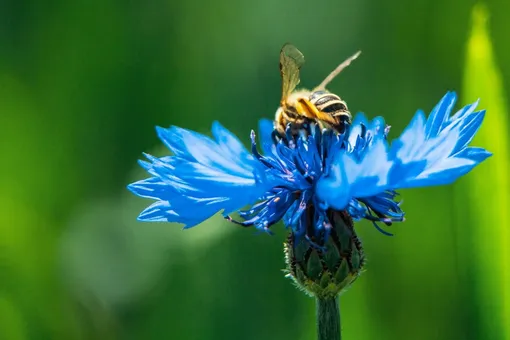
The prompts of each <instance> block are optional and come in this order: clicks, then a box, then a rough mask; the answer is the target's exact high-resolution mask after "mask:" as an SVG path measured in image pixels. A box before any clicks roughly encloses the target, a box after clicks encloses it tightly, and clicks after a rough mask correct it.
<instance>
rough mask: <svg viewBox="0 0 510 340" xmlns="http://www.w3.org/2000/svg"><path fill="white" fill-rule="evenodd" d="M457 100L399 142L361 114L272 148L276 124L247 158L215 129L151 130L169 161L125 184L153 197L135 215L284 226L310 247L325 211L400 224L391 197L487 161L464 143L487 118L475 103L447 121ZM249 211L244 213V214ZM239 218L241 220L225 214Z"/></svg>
mask: <svg viewBox="0 0 510 340" xmlns="http://www.w3.org/2000/svg"><path fill="white" fill-rule="evenodd" d="M455 101H456V96H455V93H453V92H449V93H447V94H446V95H445V96H444V97H443V98H442V99H441V101H440V102H439V103H438V104H437V105H436V107H435V108H434V109H433V110H432V112H431V113H430V115H429V117H428V118H426V117H425V114H424V113H423V112H422V111H418V112H417V113H416V114H415V116H414V118H413V119H412V121H411V123H410V124H409V125H408V126H407V128H406V129H405V130H404V132H403V133H402V134H401V136H400V137H399V138H397V139H396V140H393V141H392V142H391V143H389V142H388V139H387V135H388V132H389V126H386V124H385V122H384V119H383V118H381V117H378V118H375V119H373V120H372V121H368V120H367V119H366V118H365V116H364V115H363V114H358V115H357V116H356V117H355V119H354V121H353V123H352V124H351V126H350V128H349V129H346V131H345V132H344V133H343V134H336V133H334V132H333V131H331V130H327V129H325V130H322V129H321V128H320V127H319V126H318V125H315V124H311V125H309V126H307V127H306V129H304V130H303V131H302V134H301V135H300V136H297V137H294V136H291V135H290V134H289V135H288V136H287V138H285V139H282V140H279V141H277V142H275V141H274V140H273V139H272V138H271V133H272V131H273V124H272V122H271V121H268V120H262V121H261V122H260V126H259V132H260V138H259V142H260V144H261V145H260V147H261V152H259V150H258V149H257V145H256V137H255V134H254V132H252V134H251V152H248V151H247V150H246V149H245V147H244V146H243V145H242V143H241V142H240V141H239V140H238V139H237V138H236V137H235V136H234V135H233V134H232V133H231V132H229V131H228V130H227V129H225V128H224V127H223V126H221V125H220V124H219V123H217V122H215V123H214V124H213V127H212V133H213V136H214V139H211V138H209V137H206V136H204V135H202V134H199V133H196V132H193V131H189V130H185V129H181V128H178V127H170V128H168V129H164V128H159V127H158V128H157V132H158V135H159V137H160V139H161V140H162V141H163V143H165V145H166V146H167V147H168V148H169V149H170V150H171V151H172V152H173V156H167V157H162V158H157V157H154V156H151V155H146V157H147V159H148V162H147V161H140V164H141V166H142V167H143V168H144V169H145V170H146V171H147V172H148V173H149V174H150V175H151V176H152V177H150V178H148V179H145V180H142V181H139V182H136V183H133V184H130V185H129V186H128V188H129V189H130V190H131V191H132V192H133V193H134V194H136V195H138V196H142V197H147V198H151V199H154V200H156V202H155V203H154V204H152V205H151V206H149V207H148V208H147V209H145V210H144V211H143V212H142V213H141V214H140V216H139V217H138V219H139V220H141V221H166V222H177V223H182V224H184V226H185V228H189V227H193V226H195V225H197V224H199V223H200V222H202V221H204V220H206V219H208V218H209V217H211V216H212V215H214V214H215V213H217V212H219V211H222V212H223V214H224V216H225V218H227V219H229V220H231V221H233V222H235V223H237V224H240V225H243V226H247V227H248V226H253V227H254V228H257V229H259V230H262V231H266V232H269V231H270V228H271V226H272V225H274V224H275V223H277V222H278V221H280V220H283V222H284V224H285V225H286V226H287V227H289V228H291V230H292V233H293V235H295V237H297V238H305V239H308V240H309V241H310V242H313V241H312V239H314V237H315V236H316V235H318V234H321V235H325V237H327V235H329V232H330V230H331V228H332V222H331V216H332V215H331V213H332V212H335V211H337V212H342V213H344V214H348V215H349V216H350V217H352V218H353V219H354V220H359V219H367V220H370V221H372V222H373V223H374V225H375V226H376V227H377V228H378V229H379V230H380V231H382V232H383V233H385V234H388V233H387V232H386V231H384V230H383V229H381V228H380V226H379V224H381V223H382V224H386V225H390V224H391V223H393V222H396V221H403V220H404V212H403V211H402V209H401V207H400V203H399V202H398V201H397V200H396V197H397V192H396V190H398V189H401V188H412V187H421V186H432V185H443V184H449V183H452V182H453V181H455V180H456V179H457V178H459V177H460V176H462V175H464V174H466V173H467V172H469V171H470V170H471V169H473V168H474V167H475V166H476V165H477V164H479V163H480V162H482V161H483V160H485V159H486V158H487V157H489V156H490V155H491V154H490V153H489V152H488V151H486V150H484V149H482V148H475V147H469V146H468V144H469V143H470V142H471V140H472V139H473V136H474V135H475V133H476V132H477V131H478V128H479V127H480V125H481V123H482V120H483V117H484V114H485V111H475V109H476V106H477V103H478V102H475V103H473V104H471V105H467V106H465V107H464V108H462V109H461V110H459V111H458V112H456V113H455V114H453V115H451V112H452V108H453V106H454V104H455ZM246 206H249V208H247V209H245V210H242V209H243V208H245V207H246ZM234 212H237V213H238V214H239V215H240V221H237V220H235V219H233V218H231V217H230V214H232V213H234Z"/></svg>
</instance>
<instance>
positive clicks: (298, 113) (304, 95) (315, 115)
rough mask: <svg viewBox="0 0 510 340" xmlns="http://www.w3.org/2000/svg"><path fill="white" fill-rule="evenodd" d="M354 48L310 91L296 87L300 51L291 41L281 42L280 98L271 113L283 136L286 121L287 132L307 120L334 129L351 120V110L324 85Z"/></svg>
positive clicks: (277, 131)
mask: <svg viewBox="0 0 510 340" xmlns="http://www.w3.org/2000/svg"><path fill="white" fill-rule="evenodd" d="M360 53H361V51H358V52H357V53H355V54H354V55H353V56H351V57H349V58H348V59H346V60H345V61H344V62H342V63H341V64H340V65H338V67H337V68H336V69H334V70H333V72H331V73H330V74H329V75H328V76H327V77H326V78H325V79H324V80H323V81H322V83H320V85H319V86H317V87H316V88H314V89H313V90H312V91H309V90H306V89H299V90H296V86H297V85H298V84H299V82H300V79H299V71H300V69H301V67H302V66H303V64H304V63H305V57H304V56H303V54H302V53H301V52H300V51H299V50H298V49H297V48H296V47H295V46H293V45H291V44H285V45H284V46H283V47H282V49H281V51H280V75H281V78H282V98H281V100H280V106H279V107H278V109H277V110H276V115H275V131H274V133H275V134H277V135H279V137H280V138H284V136H285V130H286V127H287V124H288V123H290V126H291V133H292V135H293V136H295V135H297V134H298V133H299V131H300V130H303V129H306V127H307V126H309V123H311V122H315V123H318V124H319V125H320V126H321V127H325V125H326V126H329V127H330V128H331V129H333V130H334V131H336V132H337V133H343V132H344V131H345V129H346V126H347V125H349V124H350V123H351V113H350V112H349V109H348V108H347V104H346V103H345V102H344V101H343V100H342V99H341V98H340V97H339V96H337V95H336V94H334V93H331V92H329V91H328V90H326V86H327V85H328V84H329V83H330V82H331V81H332V80H333V79H334V78H335V77H336V76H337V75H338V74H339V73H340V72H341V71H342V70H343V69H344V68H346V67H347V66H349V64H350V63H351V62H352V61H353V60H354V59H356V58H357V57H358V56H359V55H360Z"/></svg>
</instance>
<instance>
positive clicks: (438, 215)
mask: <svg viewBox="0 0 510 340" xmlns="http://www.w3.org/2000/svg"><path fill="white" fill-rule="evenodd" d="M485 5H486V8H487V9H488V11H489V20H488V21H487V20H485V19H486V18H485V16H486V15H487V12H486V11H485V10H484V8H483V7H476V6H475V3H474V2H471V1H466V0H415V1H412V2H411V1H409V2H406V1H363V0H362V1H347V0H340V1H332V0H323V1H318V2H315V3H314V2H310V1H305V0H293V1H289V0H285V1H275V0H259V1H234V0H220V1H214V2H212V1H206V0H196V1H188V2H186V1H172V0H154V1H136V0H132V1H129V0H128V1H119V0H74V1H62V0H60V1H58V0H55V1H37V0H24V1H15V0H0V130H1V132H0V154H1V156H2V166H1V167H0V188H1V191H0V339H1V340H24V339H30V340H31V339H56V340H59V339H63V340H74V339H80V340H81V339H84V340H85V339H128V340H129V339H158V340H159V339H182V340H188V339H190V340H191V339H248V340H249V339H253V340H255V339H257V340H258V339H302V340H305V339H313V338H314V336H315V329H314V301H313V300H312V299H310V298H308V297H305V296H304V295H303V294H302V293H301V292H299V291H298V290H296V289H295V288H294V287H293V286H292V285H291V282H290V281H289V280H287V279H285V278H284V277H283V274H282V272H281V269H282V268H283V266H284V263H283V256H282V243H283V240H284V237H285V236H286V232H285V230H284V229H283V227H282V226H277V227H275V231H276V235H275V236H274V237H269V236H267V235H254V231H253V230H247V229H242V228H238V227H236V226H235V225H231V224H228V223H226V222H224V221H223V219H222V218H221V216H216V217H214V218H213V219H211V220H209V221H207V222H205V223H203V225H200V226H198V227H196V228H193V229H190V230H186V231H182V230H181V228H180V227H179V226H177V225H170V224H150V223H140V222H137V221H136V216H137V215H138V213H139V212H140V211H141V210H142V209H143V208H144V207H145V206H147V205H148V204H149V203H150V201H149V200H144V199H141V198H137V197H134V196H133V195H131V194H130V193H129V192H127V190H126V188H125V187H126V185H127V184H128V183H130V182H132V181H134V180H138V179H141V178H144V177H146V174H144V173H143V172H142V171H141V170H140V169H139V167H138V166H137V164H136V160H137V159H138V158H140V157H141V153H142V152H144V151H147V152H152V153H155V154H158V155H162V154H165V153H167V151H166V150H163V148H162V146H161V143H160V142H159V141H158V140H157V137H156V134H155V130H154V126H155V125H160V126H169V125H171V124H172V125H179V126H182V127H185V128H192V129H194V130H197V131H200V132H203V133H208V131H209V128H210V126H211V123H212V121H213V120H220V121H221V122H222V123H223V124H224V125H225V126H226V127H227V128H229V129H231V130H232V131H234V132H235V133H236V134H238V135H239V136H241V137H242V140H243V141H244V142H246V143H247V142H248V140H249V138H248V136H249V132H250V129H251V128H255V127H256V124H257V121H258V119H260V118H262V117H268V118H272V117H273V115H274V111H275V109H276V106H277V104H278V101H279V98H280V78H279V72H278V53H279V50H280V48H281V46H282V45H283V43H285V42H288V41H289V42H292V43H294V44H295V45H296V46H297V47H298V48H299V49H301V50H302V51H303V53H304V54H305V57H306V59H307V63H306V65H305V67H304V68H303V70H302V85H303V86H308V87H313V86H314V85H316V84H318V83H319V82H320V81H321V80H322V79H323V78H324V76H325V75H327V73H329V71H331V70H332V69H333V68H334V67H335V66H336V65H337V64H338V63H339V62H340V61H342V60H343V59H344V58H346V57H347V56H349V55H351V54H352V53H353V52H355V51H357V50H358V49H361V50H362V51H363V54H362V55H361V57H360V58H359V60H357V61H356V62H354V63H353V64H352V65H351V67H349V69H348V70H346V71H345V72H344V73H343V74H342V75H341V76H340V77H339V78H338V79H336V80H335V81H334V82H333V83H332V84H331V85H330V90H332V91H334V92H336V93H338V94H340V95H341V96H342V97H343V98H344V99H345V100H346V101H347V102H348V103H349V107H350V108H351V110H352V111H353V112H356V111H363V112H365V113H366V114H367V115H368V116H369V117H374V116H377V115H383V116H384V117H385V118H386V120H387V122H388V123H389V124H391V125H392V133H391V137H395V136H398V134H399V133H400V132H401V131H402V129H403V128H404V127H405V126H406V124H407V123H408V122H409V120H410V118H411V117H412V115H413V114H414V112H415V111H416V109H418V108H422V109H424V110H426V111H428V110H430V109H431V108H432V107H433V106H434V105H435V104H436V102H437V101H438V100H439V99H440V98H441V97H442V96H443V95H444V93H445V92H446V91H447V90H456V91H457V92H458V93H459V96H460V103H459V105H458V107H460V104H466V103H470V102H473V101H474V100H476V99H477V98H478V97H481V102H480V107H481V108H487V109H488V114H487V118H486V121H485V123H484V126H483V127H482V129H481V131H480V134H479V136H477V138H476V139H475V144H476V145H477V146H482V147H485V148H487V149H489V150H490V151H493V152H494V153H495V156H493V157H492V158H490V159H488V160H487V161H486V162H485V163H484V164H482V165H481V166H479V167H477V168H476V169H475V170H474V171H473V172H472V173H470V174H469V175H468V176H466V177H464V178H462V179H460V180H459V181H458V182H456V183H455V184H454V185H451V186H448V187H437V188H435V187H434V188H424V189H414V190H406V191H405V192H403V193H402V194H403V198H404V201H405V202H404V205H403V207H404V209H405V211H406V212H407V221H406V222H405V223H402V224H397V225H395V226H393V227H391V231H392V232H394V233H395V234H396V235H395V236H394V237H386V236H384V235H382V234H381V233H379V232H377V231H376V230H375V229H374V228H373V227H372V226H371V225H370V224H369V223H359V224H358V225H357V230H358V231H359V234H360V236H361V238H362V239H363V241H364V246H365V250H366V254H367V258H368V262H367V267H366V268H367V271H366V272H365V273H364V274H363V275H362V277H361V278H360V279H359V280H358V281H357V282H356V283H355V284H354V285H353V287H352V288H351V289H350V290H349V291H348V292H347V293H345V294H344V295H343V296H342V297H341V300H340V301H341V302H340V304H341V310H342V321H343V324H342V327H343V333H344V336H345V339H356V340H364V339H367V340H369V339H378V340H384V339H445V340H446V339H448V340H449V339H490V340H492V339H496V340H497V339H505V340H508V339H510V292H509V291H510V289H509V288H510V271H509V266H510V253H509V252H510V239H509V238H510V232H509V231H508V228H509V227H510V222H509V221H510V218H509V217H508V215H507V214H508V209H509V207H510V193H509V183H508V182H509V181H508V176H509V173H510V172H509V170H510V169H509V164H508V163H509V158H510V157H509V151H508V150H509V149H508V148H509V142H508V138H507V135H506V133H508V131H509V128H510V125H509V122H508V110H507V109H506V104H507V101H506V99H508V98H510V85H509V84H510V63H509V62H508V61H509V60H510V44H509V43H508V32H510V20H508V15H509V14H510V2H509V1H508V0H494V1H488V2H486V3H485ZM505 85H506V87H505Z"/></svg>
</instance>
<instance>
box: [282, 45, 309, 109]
mask: <svg viewBox="0 0 510 340" xmlns="http://www.w3.org/2000/svg"><path fill="white" fill-rule="evenodd" d="M304 63H305V57H304V56H303V54H302V53H301V52H300V51H299V50H298V49H297V48H296V47H295V46H294V45H291V44H285V45H283V47H282V50H281V51H280V75H281V77H282V102H284V101H285V99H286V98H287V97H288V96H289V95H290V94H291V93H292V91H294V89H295V88H296V86H297V85H298V84H299V70H300V69H301V66H303V64H304Z"/></svg>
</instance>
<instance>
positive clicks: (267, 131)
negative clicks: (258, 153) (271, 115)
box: [259, 119, 274, 155]
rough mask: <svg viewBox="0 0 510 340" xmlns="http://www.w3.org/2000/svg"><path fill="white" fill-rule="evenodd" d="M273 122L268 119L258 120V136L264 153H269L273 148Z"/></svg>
mask: <svg viewBox="0 0 510 340" xmlns="http://www.w3.org/2000/svg"><path fill="white" fill-rule="evenodd" d="M273 130H274V123H273V121H272V120H269V119H261V120H260V121H259V138H260V144H261V147H262V151H263V153H264V155H270V154H271V153H272V150H273V149H274V143H273V138H272V134H273Z"/></svg>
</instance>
